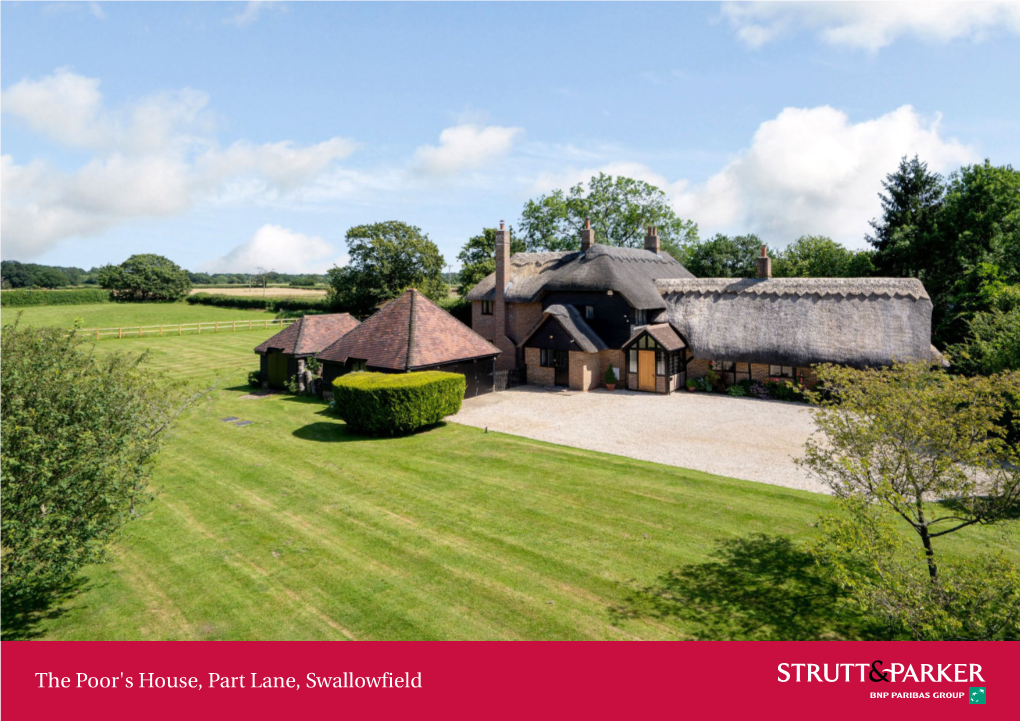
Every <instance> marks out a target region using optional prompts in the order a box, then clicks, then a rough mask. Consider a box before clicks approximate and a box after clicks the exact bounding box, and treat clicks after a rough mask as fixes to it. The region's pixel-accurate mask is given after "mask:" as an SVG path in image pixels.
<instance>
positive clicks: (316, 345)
mask: <svg viewBox="0 0 1020 721" xmlns="http://www.w3.org/2000/svg"><path fill="white" fill-rule="evenodd" d="M357 325H358V321H357V319H356V318H354V316H352V315H350V314H349V313H329V314H326V315H306V316H304V317H303V318H300V319H299V320H298V321H297V322H296V323H291V324H290V325H289V326H287V327H286V328H284V329H283V330H281V331H280V332H279V333H277V334H276V335H274V336H272V337H271V338H268V339H267V340H265V341H263V342H262V343H259V344H258V345H257V346H256V347H255V352H256V353H258V354H259V359H260V365H259V368H260V370H261V372H262V385H263V386H264V387H268V388H283V387H285V386H286V384H287V380H288V379H289V378H291V377H293V376H298V377H299V379H300V378H303V376H304V371H305V364H306V362H307V360H308V358H310V357H312V356H314V355H315V354H317V353H319V352H321V351H322V350H324V349H325V348H326V347H327V346H329V345H331V344H333V343H335V342H336V341H338V340H340V338H342V337H343V336H344V335H345V334H346V333H348V332H349V331H350V330H352V329H353V328H355V327H356V326H357Z"/></svg>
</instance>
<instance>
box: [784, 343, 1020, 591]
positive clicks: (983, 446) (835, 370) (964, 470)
mask: <svg viewBox="0 0 1020 721" xmlns="http://www.w3.org/2000/svg"><path fill="white" fill-rule="evenodd" d="M818 378H819V380H820V381H821V382H822V383H823V385H824V387H825V389H826V393H825V395H814V396H813V397H814V400H815V401H816V402H817V403H818V410H817V411H816V412H815V424H816V426H817V428H818V430H819V431H820V432H821V435H820V437H819V438H817V439H816V438H811V439H809V440H808V442H807V444H806V455H805V457H804V459H803V460H802V461H801V462H802V463H803V464H804V465H806V466H807V468H808V469H810V471H812V472H813V473H814V475H815V476H817V477H818V478H819V479H820V480H821V481H822V482H824V483H825V484H826V485H827V486H829V488H831V489H832V491H833V493H835V494H836V495H837V496H840V497H844V498H846V497H861V498H863V499H865V500H866V501H868V502H871V503H876V504H879V505H883V506H886V507H888V508H889V509H891V510H892V511H893V512H895V513H896V515H898V516H899V517H901V518H902V519H903V520H904V521H906V523H907V524H908V525H909V527H910V528H911V529H912V530H913V531H914V532H915V533H916V534H917V536H918V539H919V540H920V542H921V545H922V546H923V548H924V553H925V557H926V560H927V564H928V571H929V573H930V575H931V578H932V579H933V580H934V579H935V578H936V577H937V575H938V566H937V563H936V557H935V547H934V543H933V542H934V541H935V539H937V538H941V537H943V536H946V535H948V534H950V533H954V532H956V531H959V530H960V529H962V528H966V527H967V526H971V525H974V524H978V523H980V524H989V523H995V522H997V521H1003V520H1006V519H1009V518H1011V517H1013V516H1014V514H1016V513H1017V512H1018V511H1020V449H1018V448H1017V447H1016V445H1015V444H1013V443H1010V442H1008V440H1007V437H1008V431H1009V429H1008V428H1007V427H1006V426H1007V423H1015V422H1016V419H1012V418H1011V417H1010V411H1011V409H1014V407H1015V404H1016V403H1017V399H1018V398H1020V373H1008V374H1002V375H997V376H990V377H981V376H978V377H973V378H968V377H965V376H954V375H950V374H948V373H945V372H943V371H941V370H934V369H932V368H931V367H930V366H929V365H928V364H926V363H924V362H916V363H906V364H894V365H893V366H892V367H890V368H886V369H883V370H856V369H853V368H844V367H839V366H833V365H822V366H820V367H819V368H818ZM1004 421H1005V422H1004Z"/></svg>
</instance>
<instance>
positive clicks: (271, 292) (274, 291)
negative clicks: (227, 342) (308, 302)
mask: <svg viewBox="0 0 1020 721" xmlns="http://www.w3.org/2000/svg"><path fill="white" fill-rule="evenodd" d="M196 293H209V294H210V295H236V296H241V297H243V298H303V297H308V298H323V297H325V295H326V289H325V288H273V287H270V288H266V289H264V290H263V289H262V288H247V287H242V288H238V287H234V288H209V287H208V286H198V287H196V288H192V289H191V295H195V294H196Z"/></svg>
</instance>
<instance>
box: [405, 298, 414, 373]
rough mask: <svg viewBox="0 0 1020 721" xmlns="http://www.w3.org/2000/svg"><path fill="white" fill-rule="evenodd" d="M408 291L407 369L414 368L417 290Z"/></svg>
mask: <svg viewBox="0 0 1020 721" xmlns="http://www.w3.org/2000/svg"><path fill="white" fill-rule="evenodd" d="M407 293H408V296H409V297H408V301H409V302H410V304H411V307H410V308H408V311H407V360H406V362H407V368H406V369H405V370H407V369H411V368H414V305H415V303H414V299H415V294H416V291H415V289H414V288H411V289H410V290H409V291H407Z"/></svg>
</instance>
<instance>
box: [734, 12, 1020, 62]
mask: <svg viewBox="0 0 1020 721" xmlns="http://www.w3.org/2000/svg"><path fill="white" fill-rule="evenodd" d="M722 12H723V15H724V16H725V17H726V19H727V20H728V21H729V23H730V25H731V26H732V27H733V28H734V29H735V30H736V33H737V36H738V37H739V38H740V39H741V40H742V41H743V42H744V43H746V44H747V45H749V46H750V47H753V48H757V47H760V46H762V45H764V44H766V43H768V42H771V41H773V40H775V39H776V38H778V37H781V36H782V35H784V34H787V33H790V32H795V31H797V30H806V31H809V32H814V33H817V34H818V35H819V37H821V38H822V39H823V40H824V41H825V42H828V43H831V44H833V45H841V46H845V47H851V48H863V49H867V50H871V51H875V50H878V49H880V48H883V47H885V46H887V45H889V44H891V43H892V42H893V41H894V40H896V39H897V38H899V37H902V36H915V37H918V38H921V39H923V40H926V41H931V42H948V41H950V40H956V39H959V38H967V39H971V40H981V39H983V38H984V37H985V36H986V35H988V34H990V33H992V32H996V31H1000V32H1001V31H1006V32H1012V33H1016V34H1020V4H1018V3H1017V2H1015V1H1014V0H998V1H996V2H810V3H800V2H754V3H744V2H728V3H725V4H724V5H723V9H722Z"/></svg>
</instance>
